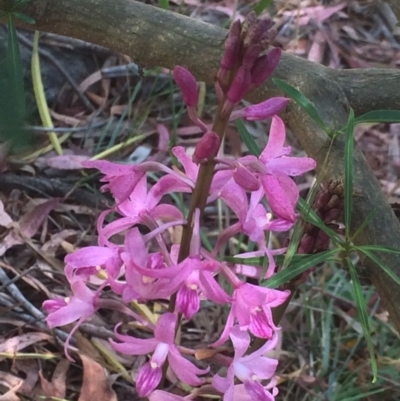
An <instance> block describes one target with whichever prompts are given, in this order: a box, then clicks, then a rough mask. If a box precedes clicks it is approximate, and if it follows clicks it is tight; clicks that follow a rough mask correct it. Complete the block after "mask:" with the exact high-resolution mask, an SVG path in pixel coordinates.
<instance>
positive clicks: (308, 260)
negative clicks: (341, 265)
mask: <svg viewBox="0 0 400 401" xmlns="http://www.w3.org/2000/svg"><path fill="white" fill-rule="evenodd" d="M336 252H337V251H336V249H330V250H328V251H324V252H321V253H317V254H315V255H305V256H304V258H301V259H300V260H299V261H296V262H295V263H292V264H291V265H290V266H289V268H287V269H285V270H281V271H280V272H278V273H276V274H274V275H273V276H272V277H271V278H269V279H268V280H265V281H264V282H262V283H261V285H262V286H263V287H269V288H277V287H279V286H281V285H282V284H285V283H287V282H289V281H290V280H292V279H294V278H295V277H297V276H299V275H300V274H301V273H304V272H305V271H307V270H308V269H311V268H312V267H314V266H315V265H318V264H319V263H321V262H327V261H329V260H333V255H334V254H335V253H336Z"/></svg>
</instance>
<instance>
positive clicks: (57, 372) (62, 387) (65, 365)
mask: <svg viewBox="0 0 400 401" xmlns="http://www.w3.org/2000/svg"><path fill="white" fill-rule="evenodd" d="M69 365H70V362H69V361H68V360H67V359H61V361H60V362H59V363H58V364H57V366H56V368H55V369H54V373H53V376H52V378H51V382H50V381H48V380H47V379H46V378H45V377H43V373H42V371H40V372H39V375H40V384H41V388H42V391H43V395H45V396H46V397H57V398H65V391H66V388H67V386H66V377H67V372H68V369H69Z"/></svg>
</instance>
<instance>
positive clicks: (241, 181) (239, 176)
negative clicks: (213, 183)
mask: <svg viewBox="0 0 400 401" xmlns="http://www.w3.org/2000/svg"><path fill="white" fill-rule="evenodd" d="M232 176H233V179H234V180H235V182H236V184H238V185H239V186H241V187H242V188H243V189H244V190H245V191H250V192H253V191H257V190H258V189H259V188H260V182H259V181H258V179H257V178H256V177H255V176H254V174H253V173H252V172H251V171H250V170H249V169H247V168H246V167H245V166H243V165H242V164H239V165H238V166H237V167H236V169H235V171H234V172H233V174H232Z"/></svg>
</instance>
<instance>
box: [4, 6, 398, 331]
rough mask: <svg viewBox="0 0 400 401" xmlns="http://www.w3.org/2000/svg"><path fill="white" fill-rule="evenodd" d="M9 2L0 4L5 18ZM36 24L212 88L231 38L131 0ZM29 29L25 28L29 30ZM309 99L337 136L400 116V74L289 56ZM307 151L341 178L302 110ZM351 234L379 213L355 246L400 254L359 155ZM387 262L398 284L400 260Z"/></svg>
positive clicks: (264, 91)
mask: <svg viewBox="0 0 400 401" xmlns="http://www.w3.org/2000/svg"><path fill="white" fill-rule="evenodd" d="M5 2H6V0H0V10H1V9H4V5H5ZM21 11H23V12H25V13H26V14H27V15H29V16H31V17H32V18H34V19H35V20H36V25H35V26H34V28H35V29H39V30H42V31H46V32H52V33H57V34H61V35H66V36H71V37H75V38H79V39H82V40H85V41H88V42H92V43H95V44H98V45H101V46H105V47H109V48H112V49H113V50H116V51H119V52H122V53H125V54H128V55H130V56H131V57H132V58H133V59H134V61H135V62H137V63H138V64H140V65H141V66H143V67H152V66H164V67H167V68H172V67H174V66H175V65H177V64H179V65H183V66H186V67H188V68H189V69H190V70H191V71H192V72H193V74H194V75H195V76H196V77H197V79H199V80H203V81H205V82H208V83H211V82H212V81H213V79H214V75H215V72H216V69H217V66H218V62H219V59H220V56H221V52H222V46H223V42H224V39H225V37H226V31H225V30H223V29H221V28H218V27H215V26H211V25H208V24H205V23H202V22H199V21H194V20H192V19H190V18H187V17H184V16H181V15H177V14H173V13H170V12H166V11H163V10H160V9H156V8H153V7H151V6H147V5H144V4H141V3H137V2H135V1H132V0H118V2H112V1H109V0H34V1H32V2H31V3H29V4H27V5H26V6H25V7H23V9H22V10H21ZM25 27H26V26H25ZM275 77H278V78H281V79H284V80H286V81H287V82H289V83H290V84H291V85H294V86H295V87H297V88H298V89H299V90H301V91H302V92H303V93H304V94H305V95H306V96H308V97H309V98H310V99H311V100H312V101H313V102H314V103H315V105H316V106H317V108H318V109H319V111H320V113H321V116H322V117H323V119H324V121H325V123H326V124H327V125H328V126H329V127H331V128H332V129H338V128H340V127H342V126H343V125H345V123H346V120H347V116H348V110H349V107H350V106H351V107H353V108H354V110H355V112H356V114H361V113H365V112H367V111H371V110H376V109H381V108H385V109H400V92H399V91H398V83H399V82H400V71H396V70H386V69H385V70H381V69H363V70H351V71H335V70H331V69H329V68H326V67H323V66H320V65H317V64H313V63H311V62H308V61H306V60H302V59H300V58H297V57H295V56H292V55H289V54H284V55H283V57H282V60H281V63H280V65H279V67H278V69H277V71H276V73H275ZM276 94H278V91H277V89H276V88H275V87H274V86H273V84H271V83H269V84H267V85H265V86H264V87H262V88H261V89H260V90H259V91H257V92H256V93H254V94H252V95H251V96H250V97H249V99H250V100H253V101H260V100H262V99H265V98H266V97H267V96H274V95H276ZM284 119H285V121H286V123H287V124H288V126H289V127H290V128H291V129H292V131H293V132H294V133H295V135H296V136H297V138H298V139H299V140H300V142H301V144H302V146H303V147H304V149H305V151H306V152H307V153H308V154H309V155H310V156H311V157H313V158H315V159H316V160H317V162H318V174H322V175H323V176H324V177H325V178H327V177H329V178H336V179H342V178H343V169H344V163H343V157H344V155H343V149H344V143H343V140H341V139H339V140H336V141H335V143H334V144H333V146H332V148H331V152H330V155H329V157H328V159H327V163H326V165H325V167H324V168H323V165H324V160H325V156H326V154H327V150H328V148H329V143H330V140H329V138H327V136H326V135H325V133H324V132H322V131H321V130H320V129H319V128H318V127H316V126H315V124H313V122H312V121H310V119H309V118H308V117H307V116H306V115H305V114H304V112H302V111H301V110H300V109H299V108H298V107H297V106H296V105H293V104H292V105H291V106H290V107H289V108H288V110H287V112H286V113H285V115H284ZM354 166H355V172H354V180H355V188H356V190H357V192H358V194H357V196H355V197H354V208H353V215H352V222H353V228H356V227H358V226H359V225H360V224H361V222H362V221H363V220H364V219H365V218H366V216H367V215H368V214H369V213H370V212H371V211H372V210H374V209H375V208H378V210H377V213H376V215H375V217H374V219H373V221H372V222H371V223H370V225H369V226H368V227H366V229H365V230H364V231H363V233H361V234H360V235H359V236H358V238H357V243H358V244H365V245H366V244H380V245H384V246H391V247H396V248H399V239H400V224H399V222H398V220H397V218H396V217H395V216H394V214H393V212H392V210H391V208H390V206H389V205H388V203H387V202H386V200H385V198H384V195H383V193H382V191H381V190H380V186H379V183H378V181H377V180H376V179H375V178H374V175H373V173H372V171H371V170H370V168H369V166H368V165H367V163H366V161H365V158H364V156H363V155H362V153H361V152H360V151H359V150H358V149H356V151H355V154H354ZM380 257H381V259H382V260H384V261H385V263H386V264H387V265H388V266H389V267H390V268H391V269H392V270H393V271H394V272H395V273H396V274H397V275H398V276H400V263H399V257H398V256H396V255H393V254H389V253H386V254H382V255H380ZM365 266H366V269H367V274H368V276H369V278H370V279H371V281H372V283H373V284H374V285H375V286H376V288H377V290H378V292H379V294H380V296H381V298H382V301H383V303H384V305H385V307H386V308H387V309H388V311H389V313H390V316H391V318H392V320H393V322H394V324H395V326H396V327H397V330H398V331H400V308H399V307H398V306H397V304H398V302H397V300H398V299H400V288H399V287H398V286H397V285H396V284H395V283H394V282H393V281H392V280H391V279H390V278H389V277H388V276H387V275H386V274H385V273H384V272H382V271H381V269H380V268H379V267H377V266H376V265H374V264H373V263H372V262H371V261H368V260H367V261H365Z"/></svg>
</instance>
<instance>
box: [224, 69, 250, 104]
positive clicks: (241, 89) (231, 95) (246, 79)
mask: <svg viewBox="0 0 400 401" xmlns="http://www.w3.org/2000/svg"><path fill="white" fill-rule="evenodd" d="M251 81H252V79H251V74H250V70H249V69H248V68H246V67H244V66H242V67H240V68H239V70H238V72H237V73H236V75H235V78H234V79H233V82H232V85H231V87H230V88H229V91H228V93H227V95H226V97H227V99H228V101H229V102H230V103H231V105H235V104H236V103H238V102H240V101H241V100H242V99H243V97H244V95H245V94H246V92H247V91H248V90H249V89H250V87H251Z"/></svg>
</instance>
